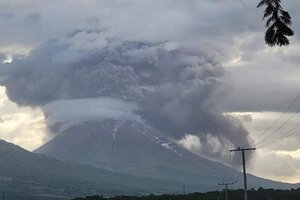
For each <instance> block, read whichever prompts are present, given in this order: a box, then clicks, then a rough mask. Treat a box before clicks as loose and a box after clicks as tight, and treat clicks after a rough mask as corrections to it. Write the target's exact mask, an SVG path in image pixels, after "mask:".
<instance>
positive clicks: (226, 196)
mask: <svg viewBox="0 0 300 200" xmlns="http://www.w3.org/2000/svg"><path fill="white" fill-rule="evenodd" d="M233 184H234V182H232V183H219V185H225V199H226V200H228V191H227V189H228V187H227V186H228V185H233Z"/></svg>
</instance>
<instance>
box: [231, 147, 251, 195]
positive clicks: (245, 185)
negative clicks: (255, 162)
mask: <svg viewBox="0 0 300 200" xmlns="http://www.w3.org/2000/svg"><path fill="white" fill-rule="evenodd" d="M254 150H256V148H246V149H242V148H240V147H238V148H237V149H233V150H230V152H233V151H241V152H242V157H243V173H244V200H248V194H247V173H246V160H245V151H254Z"/></svg>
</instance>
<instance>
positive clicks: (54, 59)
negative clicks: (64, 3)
mask: <svg viewBox="0 0 300 200" xmlns="http://www.w3.org/2000/svg"><path fill="white" fill-rule="evenodd" d="M0 81H1V85H3V86H5V87H6V89H7V95H8V97H9V98H10V99H11V100H12V101H14V102H16V103H17V104H19V105H23V106H32V107H42V108H44V107H45V106H46V107H47V105H48V104H53V103H55V102H57V101H61V100H69V101H72V100H78V99H81V100H82V101H81V103H83V104H84V99H91V98H106V99H107V98H108V99H109V98H111V99H119V100H121V101H124V102H130V103H134V104H135V105H137V107H138V109H136V110H134V113H135V114H136V115H137V116H139V117H140V118H142V119H143V120H144V121H145V123H147V124H149V125H151V126H153V127H154V128H156V129H157V130H159V131H160V132H161V133H163V134H166V135H168V136H170V137H173V138H174V139H180V138H182V137H184V135H185V134H187V133H191V134H194V135H203V134H211V135H213V136H214V137H216V138H218V139H219V140H220V142H221V143H222V144H224V145H225V144H227V143H228V141H229V142H230V143H232V144H233V145H235V146H238V145H241V144H248V139H247V137H248V132H247V131H246V130H245V129H244V128H243V127H242V125H241V124H239V123H238V124H236V123H233V122H232V120H231V119H230V118H229V117H227V116H226V115H223V113H222V111H221V110H220V109H219V106H218V105H219V102H220V101H221V99H222V98H224V96H223V95H224V94H225V93H227V84H226V82H227V79H226V73H225V70H224V68H223V67H222V66H221V65H220V64H219V63H218V59H217V58H216V57H215V56H214V54H213V53H211V52H207V51H205V50H195V49H191V48H188V47H185V46H176V45H174V44H172V43H167V42H165V43H148V42H133V41H121V40H117V39H105V38H101V33H93V32H77V33H75V34H72V35H70V36H68V37H67V38H65V39H63V40H51V41H49V42H47V43H45V44H43V45H41V46H39V47H37V48H35V49H34V50H33V51H32V52H30V54H29V55H28V56H19V57H15V58H14V59H13V62H12V63H10V64H2V65H1V67H0ZM90 102H91V101H90V100H89V103H90ZM60 105H61V104H60ZM61 107H63V106H61ZM68 108H69V109H76V107H71V108H70V106H69V107H68ZM45 110H46V109H45ZM52 113H55V111H52ZM46 114H47V113H46ZM67 116H68V117H70V118H71V117H72V115H67ZM46 117H47V116H46ZM70 120H71V119H70ZM89 120H91V119H90V118H89Z"/></svg>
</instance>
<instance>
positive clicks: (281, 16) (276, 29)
mask: <svg viewBox="0 0 300 200" xmlns="http://www.w3.org/2000/svg"><path fill="white" fill-rule="evenodd" d="M280 4H281V0H262V1H261V2H260V3H259V4H258V5H257V7H258V8H259V7H261V6H263V5H265V6H266V9H265V11H264V16H263V20H264V19H265V18H267V17H268V20H267V23H266V27H267V31H266V33H265V41H266V43H267V44H268V45H269V46H271V47H272V46H275V45H278V46H282V45H289V43H290V42H289V39H288V38H287V36H293V35H294V31H293V30H292V29H291V28H290V27H289V26H290V25H291V24H292V20H291V16H290V14H289V13H288V12H287V11H284V10H283V9H282V7H281V5H280Z"/></svg>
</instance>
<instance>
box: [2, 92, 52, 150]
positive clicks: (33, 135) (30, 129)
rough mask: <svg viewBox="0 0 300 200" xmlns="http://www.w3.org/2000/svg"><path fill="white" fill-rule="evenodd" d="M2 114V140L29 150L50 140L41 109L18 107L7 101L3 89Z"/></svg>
mask: <svg viewBox="0 0 300 200" xmlns="http://www.w3.org/2000/svg"><path fill="white" fill-rule="evenodd" d="M0 113H1V123H0V129H1V132H0V138H1V139H3V140H6V141H8V142H12V143H14V144H17V145H20V146H22V147H23V148H26V149H28V150H34V149H35V148H37V147H39V146H40V145H42V144H43V143H45V142H46V141H47V140H49V136H48V134H47V129H46V126H45V121H44V116H43V113H42V112H41V111H40V110H39V109H31V108H20V107H18V106H17V105H16V104H15V103H13V102H11V101H9V100H8V99H7V97H6V95H5V89H4V88H3V87H0Z"/></svg>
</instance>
